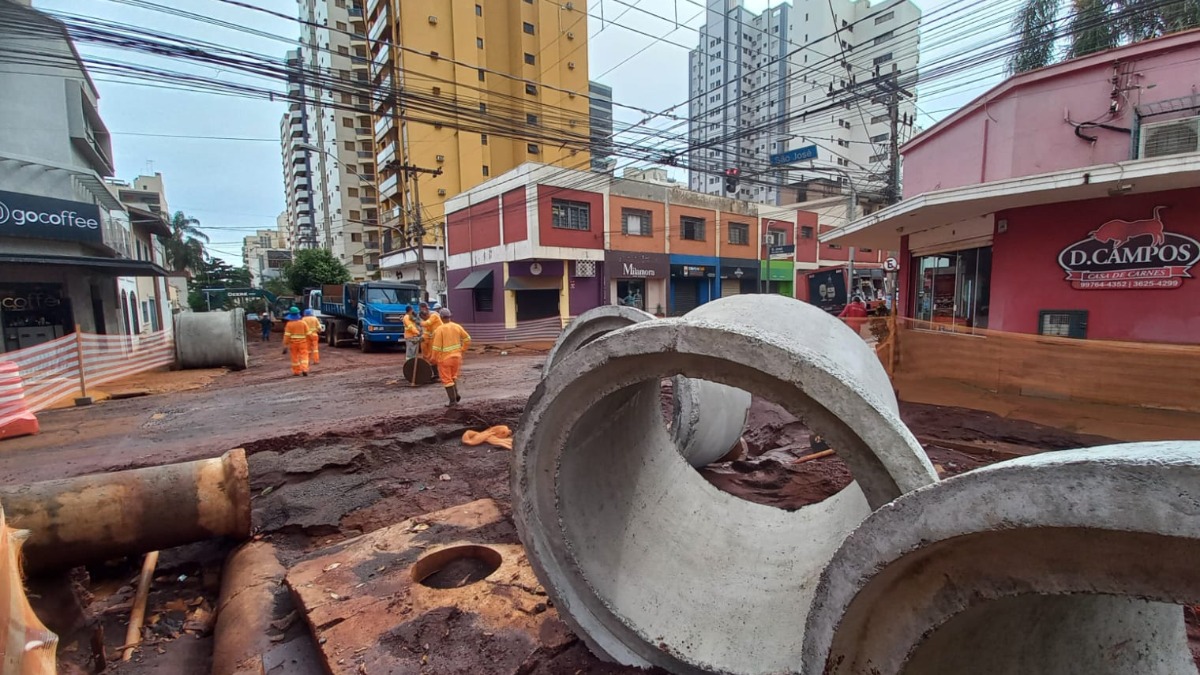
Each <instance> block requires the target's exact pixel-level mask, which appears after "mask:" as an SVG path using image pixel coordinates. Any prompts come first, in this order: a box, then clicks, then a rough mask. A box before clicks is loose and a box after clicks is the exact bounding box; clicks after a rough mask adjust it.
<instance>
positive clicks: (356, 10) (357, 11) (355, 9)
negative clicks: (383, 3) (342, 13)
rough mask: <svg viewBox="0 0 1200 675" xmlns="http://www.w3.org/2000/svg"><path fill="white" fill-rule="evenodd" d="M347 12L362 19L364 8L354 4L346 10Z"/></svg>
mask: <svg viewBox="0 0 1200 675" xmlns="http://www.w3.org/2000/svg"><path fill="white" fill-rule="evenodd" d="M346 13H347V14H349V15H350V16H356V17H358V18H360V19H361V18H362V15H363V8H362V7H361V6H360V5H352V6H351V7H350V8H349V9H348V10H347V11H346Z"/></svg>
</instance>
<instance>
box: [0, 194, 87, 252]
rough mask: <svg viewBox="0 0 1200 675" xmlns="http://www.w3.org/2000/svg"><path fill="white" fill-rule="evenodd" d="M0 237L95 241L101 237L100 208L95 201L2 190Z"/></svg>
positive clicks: (0, 197) (0, 198)
mask: <svg viewBox="0 0 1200 675" xmlns="http://www.w3.org/2000/svg"><path fill="white" fill-rule="evenodd" d="M0 236H3V237H30V238H34V239H65V240H68V241H82V242H95V243H100V242H102V241H103V240H104V236H103V230H102V229H101V224H100V208H99V207H97V206H96V205H95V204H88V203H86V202H71V201H67V200H64V199H51V198H50V197H36V196H34V195H26V194H20V193H18V192H3V191H0Z"/></svg>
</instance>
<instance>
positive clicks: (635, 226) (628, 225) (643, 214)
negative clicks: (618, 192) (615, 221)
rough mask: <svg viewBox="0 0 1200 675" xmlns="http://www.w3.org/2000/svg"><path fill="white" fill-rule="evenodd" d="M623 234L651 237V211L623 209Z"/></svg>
mask: <svg viewBox="0 0 1200 675" xmlns="http://www.w3.org/2000/svg"><path fill="white" fill-rule="evenodd" d="M621 234H628V235H632V236H635V237H649V236H650V212H649V211H644V210H642V209H621Z"/></svg>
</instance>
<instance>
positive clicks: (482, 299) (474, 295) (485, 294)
mask: <svg viewBox="0 0 1200 675" xmlns="http://www.w3.org/2000/svg"><path fill="white" fill-rule="evenodd" d="M471 300H472V302H474V304H475V311H476V312H490V311H492V308H493V306H494V305H493V304H492V302H493V299H492V289H490V288H474V289H472V290H471Z"/></svg>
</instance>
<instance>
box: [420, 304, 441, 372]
mask: <svg viewBox="0 0 1200 675" xmlns="http://www.w3.org/2000/svg"><path fill="white" fill-rule="evenodd" d="M418 314H419V315H420V316H421V327H422V328H423V329H424V330H425V334H424V335H422V336H421V357H422V358H424V359H425V360H426V361H428V362H430V363H436V362H435V361H434V360H433V334H434V333H435V332H437V329H438V327H439V326H441V325H442V317H441V316H440V315H438V314H437V313H436V312H431V311H429V303H426V302H422V303H421V305H420V311H419V312H418Z"/></svg>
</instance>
